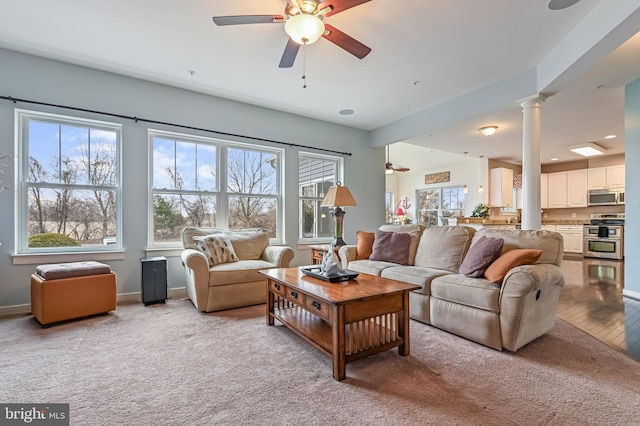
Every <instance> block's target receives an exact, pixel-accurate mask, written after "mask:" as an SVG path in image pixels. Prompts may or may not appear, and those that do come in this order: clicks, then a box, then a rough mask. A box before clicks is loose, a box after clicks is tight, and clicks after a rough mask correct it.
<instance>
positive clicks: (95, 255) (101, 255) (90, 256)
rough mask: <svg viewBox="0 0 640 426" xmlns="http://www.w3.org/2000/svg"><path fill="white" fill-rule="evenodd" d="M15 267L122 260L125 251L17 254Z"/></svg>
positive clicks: (14, 260) (14, 256)
mask: <svg viewBox="0 0 640 426" xmlns="http://www.w3.org/2000/svg"><path fill="white" fill-rule="evenodd" d="M12 259H13V264H14V265H39V264H42V263H62V262H81V261H86V260H95V261H100V260H122V259H124V250H119V251H93V252H89V251H85V252H82V253H39V254H16V255H13V256H12Z"/></svg>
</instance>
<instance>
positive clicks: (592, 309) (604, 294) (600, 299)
mask: <svg viewBox="0 0 640 426" xmlns="http://www.w3.org/2000/svg"><path fill="white" fill-rule="evenodd" d="M562 270H563V272H564V275H565V280H566V283H565V286H564V288H563V289H562V291H561V292H560V301H559V304H558V316H559V317H560V318H562V319H564V320H566V321H567V322H569V323H571V324H573V325H574V326H576V327H578V328H579V329H581V330H583V331H585V332H587V333H589V334H591V335H592V336H594V337H596V338H597V339H599V340H601V341H602V342H604V343H606V344H608V345H609V346H611V347H613V348H615V349H617V350H619V351H621V352H624V353H626V354H627V355H629V356H630V357H631V358H633V359H635V360H637V361H640V301H638V300H634V299H630V298H628V297H622V289H623V288H624V261H612V260H601V259H592V258H584V259H582V258H578V259H577V258H575V257H574V258H571V257H565V259H564V260H563V261H562Z"/></svg>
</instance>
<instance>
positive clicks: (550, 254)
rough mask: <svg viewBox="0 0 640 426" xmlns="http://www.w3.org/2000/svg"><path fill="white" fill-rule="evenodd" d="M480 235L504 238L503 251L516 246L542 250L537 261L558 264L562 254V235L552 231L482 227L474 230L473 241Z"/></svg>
mask: <svg viewBox="0 0 640 426" xmlns="http://www.w3.org/2000/svg"><path fill="white" fill-rule="evenodd" d="M482 236H486V237H495V238H502V239H503V240H504V246H503V247H502V252H503V253H506V252H507V251H509V250H513V249H516V248H518V249H538V250H542V255H541V256H540V259H538V261H537V263H551V264H554V265H556V266H560V264H561V262H562V258H563V256H564V241H563V239H562V235H560V234H559V233H558V232H554V231H545V230H519V229H511V230H509V229H490V228H484V229H481V230H479V231H478V232H476V234H475V237H474V242H475V240H476V239H478V238H480V237H482Z"/></svg>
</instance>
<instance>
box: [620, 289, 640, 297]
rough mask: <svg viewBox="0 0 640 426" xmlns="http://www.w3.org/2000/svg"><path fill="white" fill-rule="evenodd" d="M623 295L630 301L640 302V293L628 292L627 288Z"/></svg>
mask: <svg viewBox="0 0 640 426" xmlns="http://www.w3.org/2000/svg"><path fill="white" fill-rule="evenodd" d="M622 295H623V296H624V297H628V298H629V299H633V300H640V293H638V292H637V291H631V290H627V289H626V288H623V289H622Z"/></svg>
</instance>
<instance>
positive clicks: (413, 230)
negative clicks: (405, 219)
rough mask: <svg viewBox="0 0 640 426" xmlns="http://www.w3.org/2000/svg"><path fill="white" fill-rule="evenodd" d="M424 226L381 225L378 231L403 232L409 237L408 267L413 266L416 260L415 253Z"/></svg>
mask: <svg viewBox="0 0 640 426" xmlns="http://www.w3.org/2000/svg"><path fill="white" fill-rule="evenodd" d="M425 228H426V226H424V225H417V224H406V225H382V226H381V227H380V228H378V229H379V230H380V231H385V232H403V233H406V234H409V235H411V245H410V246H409V259H408V263H407V264H408V265H413V264H414V263H415V259H416V251H417V250H418V244H419V243H420V236H421V235H422V231H424V229H425Z"/></svg>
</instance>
